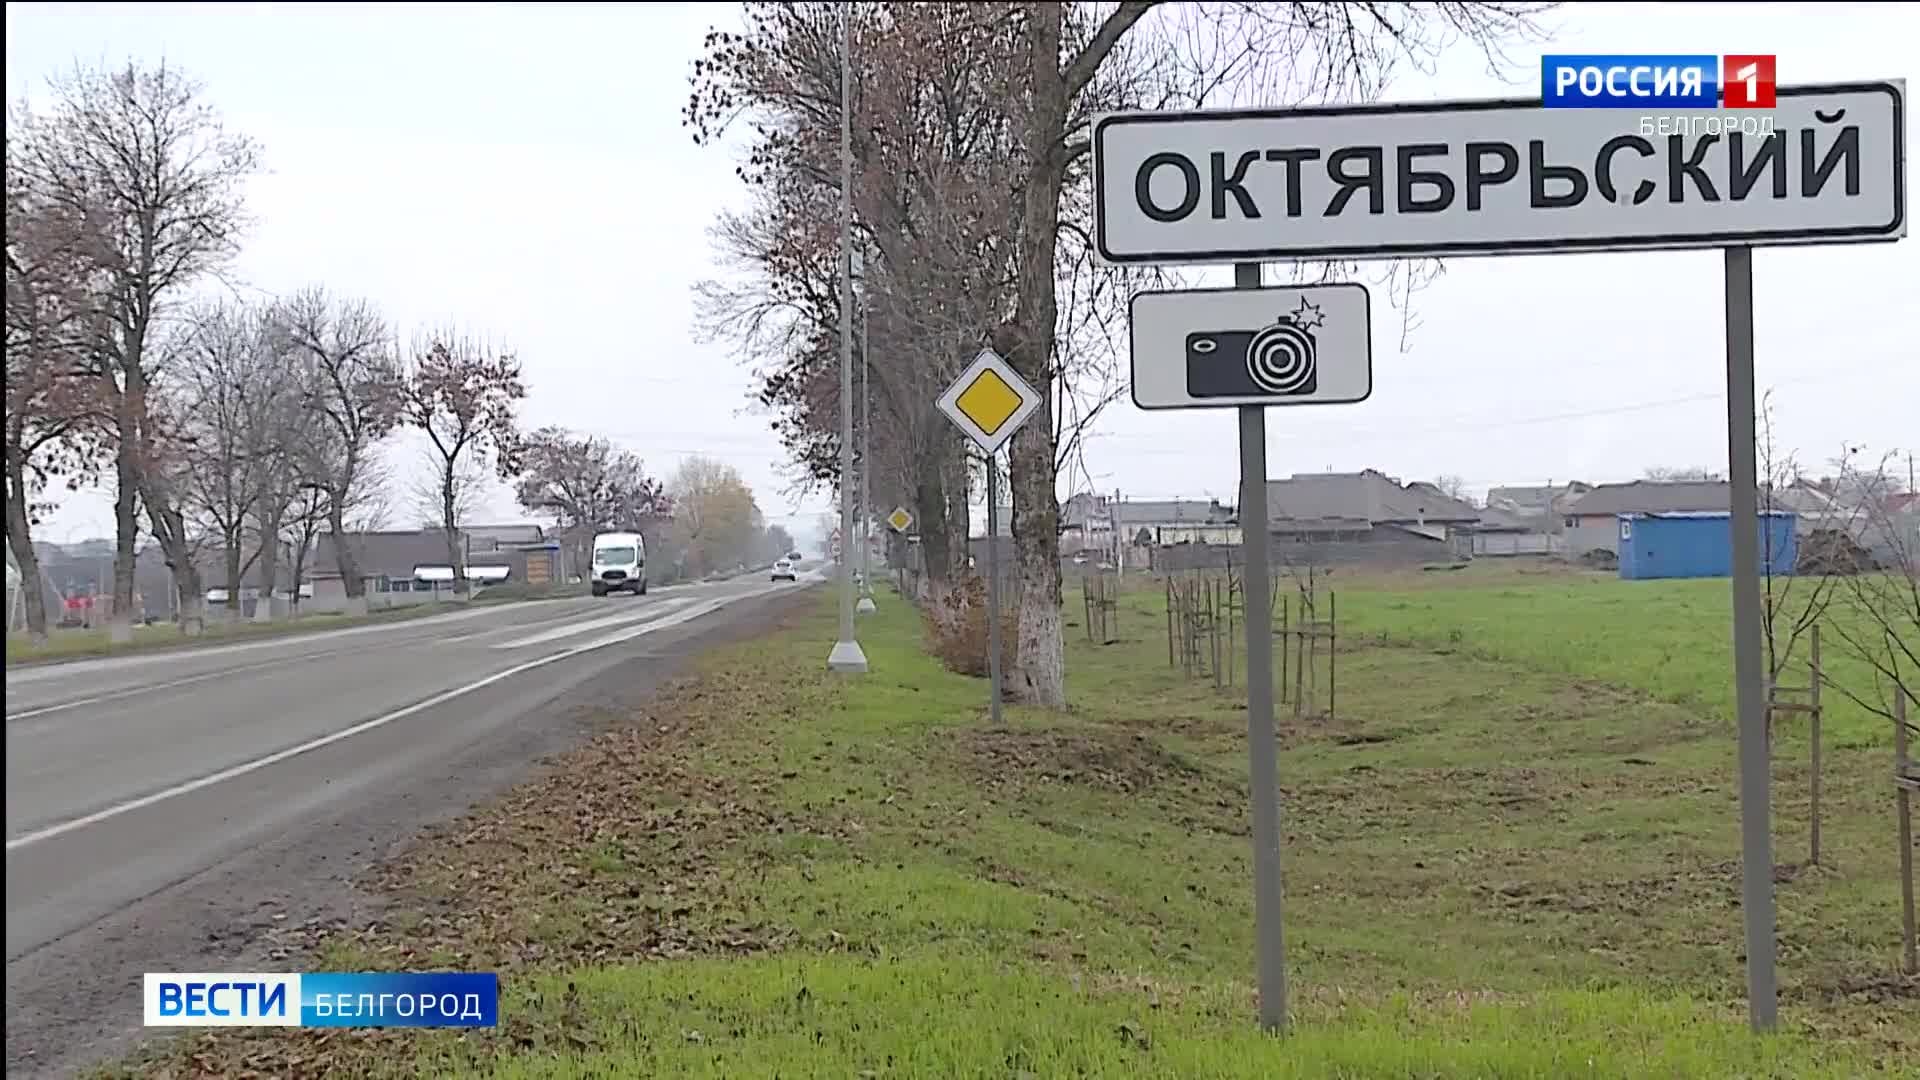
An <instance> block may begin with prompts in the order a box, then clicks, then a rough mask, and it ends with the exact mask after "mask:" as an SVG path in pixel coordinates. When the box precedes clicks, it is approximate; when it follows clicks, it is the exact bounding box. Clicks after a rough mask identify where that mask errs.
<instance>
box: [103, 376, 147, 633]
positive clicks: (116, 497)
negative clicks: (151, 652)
mask: <svg viewBox="0 0 1920 1080" xmlns="http://www.w3.org/2000/svg"><path fill="white" fill-rule="evenodd" d="M120 422H121V425H122V426H121V429H120V430H121V431H129V430H136V428H134V427H131V426H129V420H128V417H127V416H126V412H125V409H124V407H123V408H122V411H121V420H120ZM135 452H136V451H135V449H134V448H133V447H131V446H129V445H127V440H126V439H124V438H123V439H122V440H121V445H120V448H119V450H118V451H116V453H115V455H114V465H113V468H114V493H113V611H112V612H111V614H109V615H108V617H107V638H108V640H110V641H112V642H114V643H115V644H120V645H124V644H126V643H127V642H130V641H132V640H133V609H134V602H133V572H134V566H135V563H134V559H135V557H136V552H135V550H134V544H135V542H136V541H138V540H139V538H140V517H139V507H140V472H139V465H138V463H137V462H135V461H134V454H135Z"/></svg>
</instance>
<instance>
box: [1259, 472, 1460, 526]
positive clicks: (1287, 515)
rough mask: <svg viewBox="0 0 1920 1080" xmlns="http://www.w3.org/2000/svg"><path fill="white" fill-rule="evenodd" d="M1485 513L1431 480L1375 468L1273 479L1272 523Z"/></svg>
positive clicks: (1452, 518) (1454, 518)
mask: <svg viewBox="0 0 1920 1080" xmlns="http://www.w3.org/2000/svg"><path fill="white" fill-rule="evenodd" d="M1479 518H1480V512H1479V511H1478V510H1475V509H1474V508H1473V507H1471V506H1468V505H1467V504H1466V503H1464V502H1461V501H1460V500H1458V499H1454V498H1449V497H1448V496H1446V495H1445V494H1442V493H1441V492H1440V490H1439V489H1438V488H1435V487H1434V486H1433V485H1431V484H1426V483H1413V484H1406V485H1402V484H1401V483H1399V482H1398V481H1396V480H1395V479H1394V478H1393V477H1391V476H1388V475H1386V474H1385V473H1382V472H1378V471H1375V470H1373V469H1367V470H1364V471H1362V472H1357V473H1295V474H1294V475H1292V476H1290V477H1288V478H1287V479H1285V480H1269V481H1267V520H1268V522H1269V523H1280V522H1316V521H1327V522H1331V521H1342V522H1363V523H1366V524H1376V525H1377V524H1382V523H1388V522H1394V523H1400V522H1421V521H1424V522H1470V521H1477V520H1479ZM1329 527H1333V526H1329ZM1339 527H1343V528H1344V527H1352V526H1339Z"/></svg>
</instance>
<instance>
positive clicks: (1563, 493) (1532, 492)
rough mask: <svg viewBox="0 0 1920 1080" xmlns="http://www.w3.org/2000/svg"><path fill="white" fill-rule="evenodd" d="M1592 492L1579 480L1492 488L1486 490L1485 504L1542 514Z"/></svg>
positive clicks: (1590, 487) (1591, 486) (1590, 485)
mask: <svg viewBox="0 0 1920 1080" xmlns="http://www.w3.org/2000/svg"><path fill="white" fill-rule="evenodd" d="M1592 490H1593V485H1592V484H1588V483H1584V482H1582V481H1579V480H1573V481H1570V482H1568V483H1565V484H1555V485H1552V486H1546V485H1538V486H1530V485H1524V484H1523V485H1519V486H1508V487H1494V488H1488V489H1487V503H1488V505H1495V504H1505V505H1508V506H1512V507H1515V508H1517V509H1520V510H1537V511H1540V512H1542V513H1544V512H1546V511H1547V510H1548V509H1550V508H1552V507H1553V506H1554V505H1555V504H1557V503H1561V502H1564V501H1565V500H1567V499H1569V498H1578V497H1579V496H1581V495H1583V494H1585V493H1587V492H1589V491H1592Z"/></svg>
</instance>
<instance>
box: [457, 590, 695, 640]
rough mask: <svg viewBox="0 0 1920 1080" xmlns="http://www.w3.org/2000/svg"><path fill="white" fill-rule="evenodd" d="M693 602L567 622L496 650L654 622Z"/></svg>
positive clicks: (662, 604) (664, 603) (688, 599)
mask: <svg viewBox="0 0 1920 1080" xmlns="http://www.w3.org/2000/svg"><path fill="white" fill-rule="evenodd" d="M693 602H694V598H693V597H690V596H688V597H682V598H680V599H677V600H656V601H654V602H653V603H651V604H647V605H645V606H643V607H641V608H639V609H638V610H635V611H623V612H620V613H619V614H617V615H605V616H602V617H600V618H598V619H588V620H586V621H585V622H567V623H564V624H562V625H560V626H556V627H554V628H553V629H551V630H542V631H540V632H539V633H536V634H528V635H527V636H526V637H519V638H514V639H513V640H512V641H502V642H500V643H499V644H497V645H495V646H494V648H496V649H524V648H526V647H527V646H529V645H545V644H546V643H547V642H549V641H559V640H560V639H561V638H570V637H579V636H580V635H581V634H587V633H592V632H593V631H595V630H604V629H606V628H607V627H609V626H619V625H621V624H623V623H635V622H653V621H655V620H657V619H660V618H663V617H665V616H666V615H668V614H670V613H671V612H674V611H677V610H679V609H681V608H684V607H686V606H687V605H688V604H691V603H693Z"/></svg>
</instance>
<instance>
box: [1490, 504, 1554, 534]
mask: <svg viewBox="0 0 1920 1080" xmlns="http://www.w3.org/2000/svg"><path fill="white" fill-rule="evenodd" d="M1550 521H1551V517H1550V515H1548V513H1547V512H1546V510H1545V508H1544V507H1542V508H1541V509H1540V510H1538V511H1536V512H1534V513H1523V512H1521V511H1517V510H1509V509H1507V508H1505V507H1501V506H1489V507H1487V508H1486V509H1485V510H1482V511H1480V520H1479V522H1478V525H1479V527H1480V530H1481V531H1482V532H1538V531H1542V530H1544V529H1545V527H1546V526H1547V525H1548V524H1549V523H1550Z"/></svg>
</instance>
